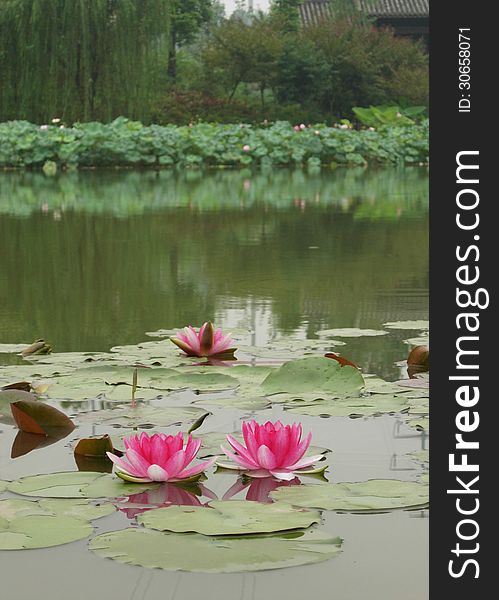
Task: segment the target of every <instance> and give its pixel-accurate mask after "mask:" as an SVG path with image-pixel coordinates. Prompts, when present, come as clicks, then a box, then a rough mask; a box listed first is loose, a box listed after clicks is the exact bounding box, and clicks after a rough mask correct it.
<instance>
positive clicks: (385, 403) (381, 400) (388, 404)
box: [284, 394, 408, 417]
mask: <svg viewBox="0 0 499 600" xmlns="http://www.w3.org/2000/svg"><path fill="white" fill-rule="evenodd" d="M406 408H408V404H407V401H406V400H405V399H404V398H402V397H398V396H388V395H383V394H373V395H371V396H362V397H361V398H332V399H317V400H313V401H307V400H301V399H299V398H298V399H293V400H290V401H288V402H286V403H285V404H284V409H285V410H286V411H288V412H291V413H294V414H301V415H311V416H316V417H317V416H322V415H328V416H330V417H351V416H370V415H380V414H390V413H397V412H400V411H402V410H404V409H406Z"/></svg>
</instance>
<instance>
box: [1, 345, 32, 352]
mask: <svg viewBox="0 0 499 600" xmlns="http://www.w3.org/2000/svg"><path fill="white" fill-rule="evenodd" d="M26 346H29V344H0V354H17V353H18V352H22V351H23V350H24V349H25V348H26Z"/></svg>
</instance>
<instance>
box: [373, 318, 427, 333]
mask: <svg viewBox="0 0 499 600" xmlns="http://www.w3.org/2000/svg"><path fill="white" fill-rule="evenodd" d="M429 326H430V322H429V321H422V320H420V321H393V322H390V323H383V327H387V328H388V329H419V330H420V331H422V330H425V331H426V330H427V329H428V328H429Z"/></svg>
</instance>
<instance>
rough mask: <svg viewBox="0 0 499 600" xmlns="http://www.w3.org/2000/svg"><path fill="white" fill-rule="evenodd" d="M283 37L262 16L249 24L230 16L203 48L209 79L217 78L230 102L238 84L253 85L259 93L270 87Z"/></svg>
mask: <svg viewBox="0 0 499 600" xmlns="http://www.w3.org/2000/svg"><path fill="white" fill-rule="evenodd" d="M282 48H283V37H282V35H281V32H280V31H279V29H278V28H277V27H276V26H275V24H274V23H273V22H272V20H271V19H269V18H268V17H267V16H265V15H263V14H259V15H257V16H255V17H253V18H252V20H251V22H247V21H246V20H244V19H241V18H238V17H233V18H231V19H228V20H226V21H224V22H223V23H222V24H221V25H220V26H219V27H218V28H217V29H216V30H215V31H214V32H213V35H212V38H211V39H210V41H209V43H208V45H207V46H206V48H205V49H204V62H205V64H206V68H207V69H208V71H209V72H210V74H211V75H210V77H212V78H214V79H215V80H216V79H217V78H219V79H220V81H221V82H222V85H224V87H225V89H226V93H227V94H228V96H229V100H232V98H233V97H234V94H235V93H236V91H237V88H238V87H239V85H240V84H241V83H243V82H245V83H254V84H256V85H257V86H258V89H259V90H260V92H261V94H262V96H261V97H262V104H263V101H264V96H263V93H264V91H265V89H267V88H268V87H272V82H273V79H274V77H275V73H276V69H277V64H278V61H279V58H280V56H281V54H282Z"/></svg>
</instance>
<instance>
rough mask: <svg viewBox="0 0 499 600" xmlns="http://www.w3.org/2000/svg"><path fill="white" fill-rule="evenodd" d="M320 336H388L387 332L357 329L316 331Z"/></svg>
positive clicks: (343, 328)
mask: <svg viewBox="0 0 499 600" xmlns="http://www.w3.org/2000/svg"><path fill="white" fill-rule="evenodd" d="M316 334H317V335H320V336H337V337H376V336H378V335H388V331H383V330H380V329H358V328H357V327H342V328H339V329H320V330H319V331H316Z"/></svg>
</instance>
